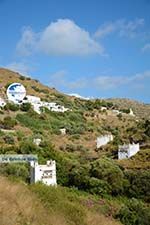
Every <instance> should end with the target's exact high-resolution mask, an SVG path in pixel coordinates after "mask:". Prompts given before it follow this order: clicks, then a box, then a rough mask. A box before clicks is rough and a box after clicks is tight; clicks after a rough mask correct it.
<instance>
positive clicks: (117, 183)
mask: <svg viewBox="0 0 150 225" xmlns="http://www.w3.org/2000/svg"><path fill="white" fill-rule="evenodd" d="M91 165H92V168H91V176H92V177H95V178H98V179H101V180H104V181H106V182H107V183H108V185H109V186H110V189H111V193H112V194H113V195H116V194H119V193H121V192H122V191H123V185H124V174H123V171H122V170H121V169H120V168H119V167H118V166H117V165H116V164H115V163H114V161H113V160H111V159H107V158H102V159H98V160H96V161H95V162H93V163H92V164H91Z"/></svg>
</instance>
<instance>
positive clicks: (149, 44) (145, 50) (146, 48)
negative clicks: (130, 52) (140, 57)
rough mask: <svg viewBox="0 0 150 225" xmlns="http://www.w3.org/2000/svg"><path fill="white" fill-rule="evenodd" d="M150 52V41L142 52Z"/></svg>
mask: <svg viewBox="0 0 150 225" xmlns="http://www.w3.org/2000/svg"><path fill="white" fill-rule="evenodd" d="M147 51H148V52H149V51H150V43H147V44H145V45H144V47H143V48H142V52H147Z"/></svg>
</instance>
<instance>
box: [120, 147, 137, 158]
mask: <svg viewBox="0 0 150 225" xmlns="http://www.w3.org/2000/svg"><path fill="white" fill-rule="evenodd" d="M139 150H140V146H139V143H138V144H134V143H133V144H128V145H120V146H119V149H118V159H128V158H130V157H131V156H133V155H135V154H136V153H137V152H138V151H139Z"/></svg>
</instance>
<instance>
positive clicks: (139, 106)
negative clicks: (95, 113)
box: [107, 98, 150, 119]
mask: <svg viewBox="0 0 150 225" xmlns="http://www.w3.org/2000/svg"><path fill="white" fill-rule="evenodd" d="M107 100H108V101H112V102H113V103H114V104H116V105H118V107H119V108H122V109H124V108H128V107H129V106H130V107H131V108H132V110H133V111H134V112H135V114H136V115H137V116H139V117H140V118H147V119H150V104H144V103H142V102H138V101H135V100H131V99H126V98H122V99H121V98H120V99H119V98H118V99H117V98H116V99H115V98H110V99H107Z"/></svg>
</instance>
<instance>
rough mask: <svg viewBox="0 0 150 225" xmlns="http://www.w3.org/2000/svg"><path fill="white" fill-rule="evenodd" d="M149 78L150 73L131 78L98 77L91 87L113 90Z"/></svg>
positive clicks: (146, 72)
mask: <svg viewBox="0 0 150 225" xmlns="http://www.w3.org/2000/svg"><path fill="white" fill-rule="evenodd" d="M149 78H150V71H145V72H143V73H139V74H135V75H132V76H98V77H96V78H94V80H93V85H94V86H95V87H97V88H102V89H113V88H118V87H121V86H125V85H134V84H137V83H138V82H141V81H144V80H145V79H149Z"/></svg>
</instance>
